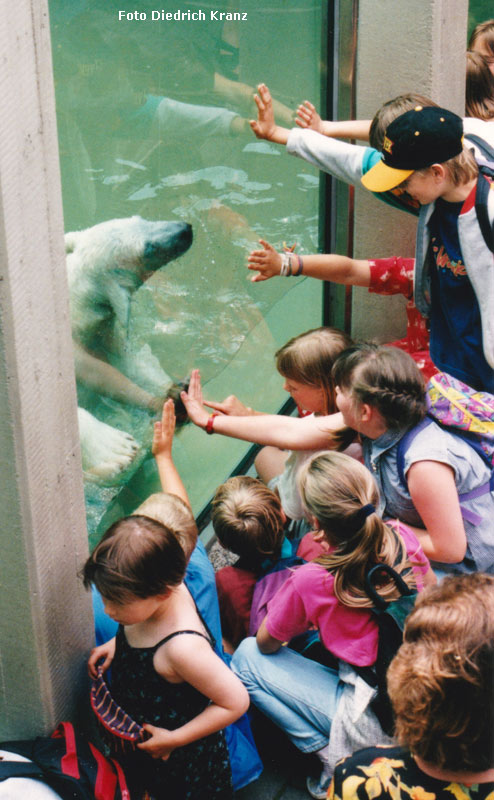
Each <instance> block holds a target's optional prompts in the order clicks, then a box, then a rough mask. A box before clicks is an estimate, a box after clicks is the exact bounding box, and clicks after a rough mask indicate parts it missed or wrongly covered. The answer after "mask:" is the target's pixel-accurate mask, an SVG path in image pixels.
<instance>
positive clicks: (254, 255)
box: [247, 239, 371, 287]
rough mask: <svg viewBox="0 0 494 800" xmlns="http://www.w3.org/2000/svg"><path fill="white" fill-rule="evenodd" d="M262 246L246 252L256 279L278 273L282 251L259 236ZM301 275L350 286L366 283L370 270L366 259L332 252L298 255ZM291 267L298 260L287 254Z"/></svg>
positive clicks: (264, 278)
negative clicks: (300, 263) (300, 259)
mask: <svg viewBox="0 0 494 800" xmlns="http://www.w3.org/2000/svg"><path fill="white" fill-rule="evenodd" d="M259 243H260V244H261V245H262V247H263V249H262V250H253V251H252V252H251V253H249V256H248V259H247V262H248V263H247V267H248V269H250V270H254V271H255V272H256V273H257V274H256V275H254V276H253V277H252V278H251V280H252V281H253V282H254V283H256V282H259V281H266V280H268V279H269V278H272V277H274V276H275V275H280V272H281V265H282V255H281V253H278V252H277V251H276V250H275V249H274V247H272V245H270V244H269V242H266V241H265V240H264V239H259ZM301 258H302V262H303V268H302V273H301V274H302V275H305V276H306V277H310V278H318V279H319V280H322V281H333V283H343V284H347V285H352V286H365V287H369V286H370V280H371V271H370V266H369V262H368V261H367V260H364V259H356V258H347V256H339V255H336V254H327V255H322V254H321V255H308V256H302V257H301ZM291 262H292V269H293V271H294V272H295V271H296V270H297V268H298V264H299V262H298V261H297V256H294V255H292V256H291Z"/></svg>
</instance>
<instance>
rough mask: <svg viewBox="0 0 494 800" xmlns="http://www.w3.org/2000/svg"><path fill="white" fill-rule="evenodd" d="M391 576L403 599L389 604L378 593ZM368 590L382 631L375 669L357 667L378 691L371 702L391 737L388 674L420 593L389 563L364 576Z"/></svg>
mask: <svg viewBox="0 0 494 800" xmlns="http://www.w3.org/2000/svg"><path fill="white" fill-rule="evenodd" d="M382 577H389V578H392V580H393V581H394V583H395V585H396V588H397V589H398V590H399V592H400V594H401V597H399V598H398V599H397V600H392V601H391V602H389V603H388V602H387V601H386V600H383V598H382V597H380V595H379V594H378V592H377V590H376V584H377V583H378V582H379V580H380V578H382ZM365 591H366V594H367V596H368V597H369V598H370V599H371V600H372V602H373V604H374V605H373V608H372V614H373V616H374V618H375V620H376V622H377V625H378V629H379V639H378V645H377V658H376V662H375V664H374V665H373V666H372V667H354V669H355V671H356V672H358V674H359V675H360V677H361V678H363V679H364V680H365V682H366V683H368V684H369V685H370V686H372V687H373V688H375V689H376V690H377V693H376V696H375V698H374V699H373V700H372V701H371V708H372V710H373V712H374V714H375V715H376V717H377V718H378V720H379V723H380V725H381V728H382V729H383V731H384V732H385V733H387V734H388V736H392V735H393V729H394V714H393V709H392V706H391V701H390V699H389V695H388V688H387V683H386V675H387V672H388V667H389V665H390V663H391V661H392V660H393V658H394V656H395V655H396V652H397V651H398V649H399V647H400V645H401V644H402V642H403V629H404V627H405V620H406V618H407V617H408V615H409V614H410V612H411V611H412V609H413V606H414V605H415V599H416V597H417V592H416V591H415V590H414V589H410V588H409V587H408V586H407V584H406V583H405V581H404V580H403V578H402V577H401V575H399V573H398V572H396V570H394V569H393V567H390V566H389V565H388V564H376V565H375V566H373V567H371V569H370V570H369V571H368V573H367V575H366V576H365Z"/></svg>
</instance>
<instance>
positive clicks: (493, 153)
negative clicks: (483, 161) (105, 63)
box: [464, 133, 494, 162]
mask: <svg viewBox="0 0 494 800" xmlns="http://www.w3.org/2000/svg"><path fill="white" fill-rule="evenodd" d="M464 138H465V139H467V140H468V141H469V142H471V143H472V144H474V145H476V147H478V149H479V150H480V152H481V153H482V155H483V156H484V157H485V158H488V159H489V160H490V161H493V162H494V147H491V145H490V144H489V142H486V140H485V139H482V137H481V136H477V134H476V133H466V134H465V137H464Z"/></svg>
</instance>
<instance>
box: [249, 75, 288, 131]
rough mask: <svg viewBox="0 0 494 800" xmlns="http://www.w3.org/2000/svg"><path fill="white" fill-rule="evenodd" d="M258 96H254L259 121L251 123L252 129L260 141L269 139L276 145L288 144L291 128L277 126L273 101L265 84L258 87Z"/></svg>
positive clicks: (255, 120) (253, 120)
mask: <svg viewBox="0 0 494 800" xmlns="http://www.w3.org/2000/svg"><path fill="white" fill-rule="evenodd" d="M257 91H258V94H255V95H254V100H255V103H256V106H257V119H252V120H251V121H250V127H251V128H252V130H253V131H254V133H255V135H256V136H257V138H258V139H268V141H270V142H275V143H276V144H286V143H287V141H288V134H289V133H290V129H289V128H283V127H281V125H277V124H276V122H275V119H274V111H273V100H272V98H271V94H270V92H269V89H268V87H267V86H266V84H265V83H260V84H259V86H258V87H257Z"/></svg>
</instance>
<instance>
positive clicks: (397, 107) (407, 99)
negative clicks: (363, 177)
mask: <svg viewBox="0 0 494 800" xmlns="http://www.w3.org/2000/svg"><path fill="white" fill-rule="evenodd" d="M417 105H420V106H426V107H427V106H437V103H435V102H434V100H431V99H430V98H429V97H425V96H424V95H422V94H416V93H414V92H409V93H408V94H400V95H398V97H394V98H393V99H392V100H388V101H387V102H386V103H383V105H382V106H381V108H380V109H378V111H376V113H375V114H374V118H373V120H372V122H371V124H370V128H369V144H370V146H371V147H374V148H375V149H376V150H382V149H383V142H384V136H385V134H386V130H387V128H388V125H389V124H390V123H391V122H393V120H394V119H396V118H397V117H401V115H402V114H404V113H405V112H406V111H411V110H412V109H413V108H415V106H417Z"/></svg>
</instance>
